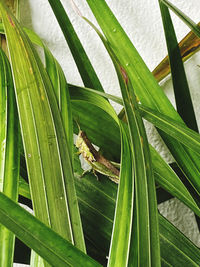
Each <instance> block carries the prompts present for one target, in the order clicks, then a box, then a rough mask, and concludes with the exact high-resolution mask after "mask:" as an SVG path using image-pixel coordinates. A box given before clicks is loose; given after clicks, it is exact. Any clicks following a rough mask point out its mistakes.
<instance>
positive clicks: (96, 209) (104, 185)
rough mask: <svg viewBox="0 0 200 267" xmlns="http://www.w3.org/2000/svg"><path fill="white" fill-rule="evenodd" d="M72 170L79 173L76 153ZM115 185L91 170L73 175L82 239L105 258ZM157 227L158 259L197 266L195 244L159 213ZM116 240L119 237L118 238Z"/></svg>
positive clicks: (198, 255)
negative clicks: (83, 234)
mask: <svg viewBox="0 0 200 267" xmlns="http://www.w3.org/2000/svg"><path fill="white" fill-rule="evenodd" d="M75 170H76V173H77V174H79V175H80V174H81V173H82V169H81V166H80V162H79V160H78V158H77V157H76V158H75ZM116 187H117V186H116V184H114V183H113V182H111V181H110V180H108V179H107V178H106V177H103V176H102V177H101V178H100V180H99V181H97V180H96V179H95V178H94V177H93V176H92V174H87V175H85V177H84V178H83V179H79V178H77V179H76V189H77V195H78V199H79V205H80V211H81V216H82V220H83V228H84V231H85V233H86V235H85V236H86V239H88V240H90V243H91V244H93V249H94V248H95V249H96V251H97V255H98V253H99V252H100V251H101V253H103V255H104V257H105V258H106V256H107V255H108V249H109V244H110V238H111V233H112V222H113V217H114V212H115V199H116V195H117V188H116ZM161 220H162V221H161ZM159 231H160V244H161V257H162V262H163V261H165V262H166V263H167V264H168V265H169V266H171V265H172V266H180V267H181V266H185V265H184V262H187V264H188V266H195V267H197V266H199V265H200V250H199V248H197V247H196V246H195V245H194V244H193V243H192V242H191V241H190V240H189V239H188V238H186V237H185V236H184V235H183V234H182V233H181V232H180V231H178V230H177V229H176V227H174V226H173V225H172V224H171V223H169V222H168V221H167V220H166V219H165V218H163V217H162V218H161V216H160V215H159ZM118 242H120V241H119V240H118ZM88 250H89V248H88ZM103 255H102V256H101V257H103ZM169 255H173V257H169ZM102 260H103V259H102Z"/></svg>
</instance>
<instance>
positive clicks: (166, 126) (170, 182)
mask: <svg viewBox="0 0 200 267" xmlns="http://www.w3.org/2000/svg"><path fill="white" fill-rule="evenodd" d="M69 90H70V96H71V101H72V105H73V102H74V101H75V102H78V101H84V102H86V103H85V106H88V105H91V104H92V103H95V106H96V107H99V108H102V109H103V110H105V112H108V110H107V107H108V106H107V105H106V103H107V102H106V101H105V99H104V98H108V99H111V100H113V101H115V102H116V103H118V104H121V105H123V101H122V99H121V98H119V97H116V96H112V95H109V94H106V93H103V92H98V91H96V90H93V89H89V88H82V87H78V86H72V85H70V86H69ZM101 96H103V97H104V98H102V99H101ZM104 101H105V104H103V103H104ZM139 109H140V113H141V115H142V116H143V117H144V118H145V119H147V120H148V121H150V122H151V123H153V124H155V125H156V126H157V127H159V128H160V129H162V130H164V131H166V132H167V133H168V134H170V135H171V136H173V137H175V138H177V140H179V141H181V142H182V143H184V144H186V145H188V146H189V147H193V148H194V151H196V152H199V143H200V137H199V135H198V134H197V133H195V132H194V131H192V130H190V129H189V128H187V127H186V126H184V124H180V126H179V124H177V122H175V121H173V120H172V119H171V118H169V117H167V116H164V115H162V114H160V113H159V112H155V111H154V110H152V109H149V108H148V109H147V108H145V107H144V106H142V105H139ZM108 114H109V112H108ZM91 115H92V114H90V116H91ZM93 119H94V120H95V118H93ZM91 121H92V120H91ZM179 127H180V128H179ZM193 138H194V139H193ZM150 151H151V157H152V163H153V169H154V174H155V180H156V182H157V183H158V184H159V185H161V187H162V188H164V189H165V190H167V191H168V192H169V193H171V194H172V195H173V196H175V197H177V198H179V199H180V200H181V201H183V202H184V203H185V204H186V205H187V206H188V207H190V208H191V209H192V210H193V211H194V212H195V213H196V214H197V215H199V208H198V207H197V205H196V203H195V202H194V200H193V198H192V197H191V195H190V194H189V192H188V190H187V189H186V187H185V186H184V185H183V183H182V182H181V181H180V179H179V178H178V176H177V175H176V174H175V173H174V171H173V170H172V169H171V168H170V167H169V166H168V165H167V164H166V162H165V161H164V160H163V159H162V158H161V157H160V156H159V154H158V152H156V150H155V149H154V148H153V147H151V146H150Z"/></svg>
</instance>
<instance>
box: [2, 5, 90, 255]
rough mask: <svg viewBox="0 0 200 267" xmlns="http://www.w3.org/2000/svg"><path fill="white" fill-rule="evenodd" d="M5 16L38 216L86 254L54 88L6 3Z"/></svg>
mask: <svg viewBox="0 0 200 267" xmlns="http://www.w3.org/2000/svg"><path fill="white" fill-rule="evenodd" d="M0 11H1V14H2V17H3V22H4V26H5V32H6V37H7V41H8V47H9V53H10V58H11V64H12V70H13V76H14V80H15V87H16V88H15V89H16V96H17V104H18V110H19V116H20V121H21V130H22V133H23V141H24V148H25V154H26V161H27V166H28V173H29V179H30V184H31V191H32V192H31V193H32V200H33V205H34V209H35V213H36V216H38V217H39V218H40V219H41V220H42V221H43V222H44V223H46V224H47V225H51V226H52V227H53V229H55V230H56V231H58V232H59V233H60V234H62V235H63V237H66V238H68V240H70V241H72V242H73V243H75V244H76V245H77V246H78V247H79V248H80V249H82V250H83V251H84V250H85V245H84V239H83V234H82V228H81V221H80V215H79V210H78V203H77V199H76V192H75V187H74V181H73V171H72V162H71V159H70V155H69V151H68V145H67V141H66V136H65V133H64V129H63V125H62V120H61V117H60V111H59V109H58V105H57V102H56V99H55V95H54V92H53V89H52V85H51V83H50V81H49V79H48V76H47V74H46V72H45V70H44V67H43V65H42V63H41V61H40V59H39V57H38V55H37V54H36V52H35V50H34V48H33V47H32V45H31V43H30V40H29V39H28V38H27V36H26V34H25V33H24V32H23V31H22V29H21V27H20V26H19V24H18V23H17V21H16V20H15V19H14V17H13V16H12V15H11V14H10V13H9V12H8V11H7V10H6V9H5V7H4V5H3V3H0ZM16 50H17V51H18V53H16ZM49 166H51V168H49ZM55 200H56V201H55ZM69 214H70V215H69Z"/></svg>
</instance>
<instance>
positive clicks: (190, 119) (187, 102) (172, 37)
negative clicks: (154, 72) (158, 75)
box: [159, 1, 198, 131]
mask: <svg viewBox="0 0 200 267" xmlns="http://www.w3.org/2000/svg"><path fill="white" fill-rule="evenodd" d="M159 4H160V10H161V15H162V20H163V26H164V31H165V38H166V43H167V48H168V54H169V61H170V67H171V75H172V82H173V87H174V94H175V100H176V106H177V111H178V113H179V115H180V116H181V118H182V119H183V121H184V122H185V124H186V125H187V126H188V127H189V128H191V129H193V130H194V131H198V126H197V122H196V118H195V113H194V108H193V104H192V100H191V96H190V91H189V86H188V82H187V78H186V74H185V70H184V66H183V62H182V58H181V54H180V49H179V47H178V42H177V38H176V34H175V31H174V27H173V24H172V20H171V16H170V13H169V10H168V8H167V7H166V6H165V5H164V4H163V3H162V1H159ZM185 107H187V110H186V108H185Z"/></svg>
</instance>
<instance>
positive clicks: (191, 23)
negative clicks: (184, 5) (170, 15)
mask: <svg viewBox="0 0 200 267" xmlns="http://www.w3.org/2000/svg"><path fill="white" fill-rule="evenodd" d="M161 2H162V3H163V4H165V5H166V6H167V7H169V8H170V9H171V10H172V11H173V12H174V13H175V14H176V15H177V16H179V18H180V19H182V21H183V22H185V24H186V25H187V26H188V27H189V28H190V29H191V30H192V31H193V32H194V33H195V34H196V35H197V36H198V37H200V26H199V25H198V24H196V23H195V22H194V21H192V20H191V19H190V18H189V17H188V16H186V15H185V14H184V13H183V12H182V11H181V10H180V9H178V8H177V7H176V6H174V5H173V4H172V3H171V2H170V1H168V0H161Z"/></svg>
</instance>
